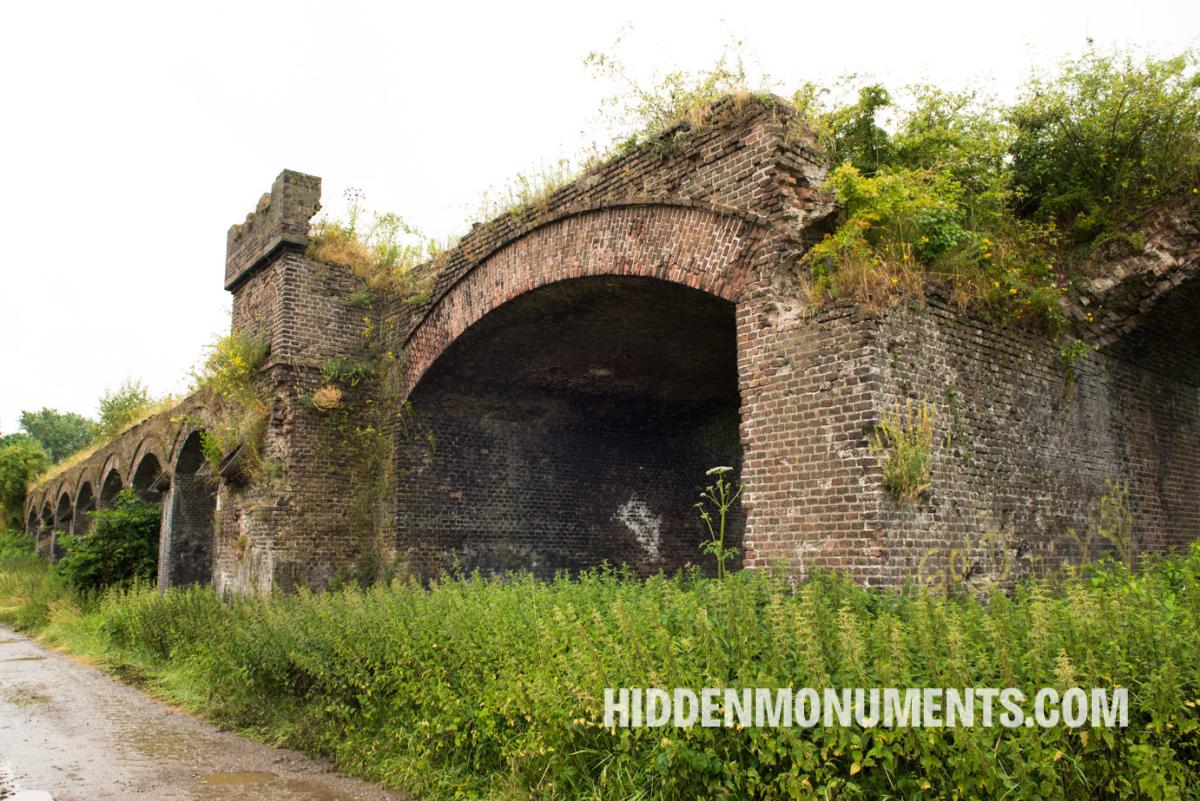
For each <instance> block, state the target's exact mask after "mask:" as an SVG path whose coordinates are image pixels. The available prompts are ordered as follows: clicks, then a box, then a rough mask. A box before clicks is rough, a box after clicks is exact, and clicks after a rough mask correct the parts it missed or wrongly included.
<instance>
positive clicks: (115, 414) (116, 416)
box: [98, 381, 154, 438]
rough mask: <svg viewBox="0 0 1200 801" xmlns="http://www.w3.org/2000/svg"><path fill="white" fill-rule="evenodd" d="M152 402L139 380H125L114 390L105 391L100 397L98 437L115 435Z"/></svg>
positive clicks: (139, 415)
mask: <svg viewBox="0 0 1200 801" xmlns="http://www.w3.org/2000/svg"><path fill="white" fill-rule="evenodd" d="M153 403H154V401H153V399H152V398H151V397H150V392H149V391H148V390H147V389H146V386H145V385H144V384H142V382H141V381H126V382H125V383H124V384H122V385H121V386H120V387H118V388H117V389H116V390H115V391H109V392H105V393H104V395H103V396H102V397H101V398H100V425H99V432H98V433H99V435H100V437H101V438H108V437H114V436H116V435H117V434H119V433H120V432H121V431H122V430H124V429H125V428H126V427H127V426H129V424H130V423H133V422H134V421H135V420H137V419H138V418H139V417H141V416H143V415H144V414H145V413H146V410H147V409H149V408H150V407H151V406H152V405H153Z"/></svg>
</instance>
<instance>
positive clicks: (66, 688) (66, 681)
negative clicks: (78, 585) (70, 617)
mask: <svg viewBox="0 0 1200 801" xmlns="http://www.w3.org/2000/svg"><path fill="white" fill-rule="evenodd" d="M38 791H41V792H38ZM43 793H49V796H50V797H53V798H54V799H55V801H107V800H108V799H113V801H116V800H117V799H121V800H122V801H128V800H129V799H147V801H149V799H153V801H177V800H178V801H185V800H190V799H197V801H225V799H229V800H230V801H233V800H234V799H246V800H247V801H249V799H254V801H350V800H351V799H354V801H385V800H386V801H400V800H401V799H404V798H405V796H401V795H398V794H395V793H389V792H387V791H385V790H382V789H380V788H379V787H377V786H375V785H371V784H367V783H365V782H361V781H356V780H353V779H348V778H346V777H344V776H340V775H338V774H337V773H335V772H334V771H333V769H332V767H331V766H330V765H329V764H327V763H324V762H320V761H317V760H314V759H312V758H311V757H308V756H305V755H304V754H300V753H297V752H295V751H288V750H284V749H280V748H272V747H271V746H267V745H263V744H262V743H257V742H255V741H253V740H250V739H247V738H245V737H242V736H240V735H238V734H234V733H232V732H228V731H224V730H222V729H219V728H217V727H215V726H212V725H210V724H208V723H204V722H203V721H200V720H197V719H195V718H192V717H190V716H188V715H185V714H182V713H180V712H176V711H174V710H171V709H168V708H167V707H165V706H163V705H162V704H161V703H159V702H157V701H155V700H154V699H152V698H149V697H147V696H146V695H144V694H143V693H141V692H139V691H138V690H136V689H134V688H132V687H129V686H127V685H124V684H121V683H120V682H118V681H115V680H114V679H112V678H110V677H108V676H106V675H105V674H103V673H101V672H100V671H98V670H95V669H93V668H89V667H86V666H84V665H81V664H78V663H76V662H74V661H72V660H71V659H70V658H68V657H66V656H64V655H62V654H59V653H55V652H53V651H48V650H46V649H45V648H42V647H41V646H39V645H38V644H37V643H35V642H33V641H31V640H30V639H29V638H27V637H23V636H21V635H19V634H16V633H14V632H13V631H11V630H10V629H7V628H4V627H0V799H13V801H15V800H16V799H23V798H31V799H32V798H47V796H46V795H44V794H43Z"/></svg>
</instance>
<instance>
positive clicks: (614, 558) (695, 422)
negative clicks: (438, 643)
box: [396, 276, 743, 576]
mask: <svg viewBox="0 0 1200 801" xmlns="http://www.w3.org/2000/svg"><path fill="white" fill-rule="evenodd" d="M734 308H735V307H734V304H733V303H731V302H729V301H727V300H723V299H721V298H718V297H715V296H713V295H710V294H707V293H705V292H701V291H698V290H695V289H690V288H688V287H685V286H681V285H679V284H675V283H669V282H667V281H662V280H658V279H653V278H639V277H626V276H621V277H602V278H601V277H596V278H578V279H572V280H567V281H561V282H558V283H554V284H551V285H548V286H545V287H542V288H540V289H537V290H534V291H531V292H528V293H526V294H524V295H521V296H520V297H518V298H516V299H514V300H512V301H510V302H508V303H506V304H504V305H502V306H500V307H499V308H497V309H496V310H495V311H493V312H491V313H489V314H488V315H486V316H485V317H484V318H483V319H481V320H480V321H479V322H478V323H476V324H475V325H474V326H472V327H471V328H470V329H468V330H467V331H465V332H464V333H463V334H462V335H460V336H459V337H458V339H457V340H456V341H455V342H453V343H452V344H451V345H450V346H449V347H448V348H447V349H446V350H445V351H444V352H443V353H442V355H441V356H440V358H439V359H438V360H437V361H436V362H435V363H434V364H433V365H432V367H431V368H430V369H429V371H428V372H427V373H426V374H425V376H424V377H423V379H422V380H421V382H420V383H419V384H418V385H417V387H416V388H415V390H414V391H413V392H412V393H411V395H410V399H411V401H412V405H413V409H414V414H415V417H416V421H417V425H416V426H415V427H409V428H408V429H406V434H407V436H404V435H402V436H400V437H398V445H399V447H398V453H399V460H400V464H399V467H400V471H399V477H398V486H399V497H398V498H397V506H396V521H397V531H398V535H399V536H398V545H399V547H400V551H401V556H402V558H407V559H409V560H410V561H411V562H412V563H413V564H414V565H415V566H417V568H418V569H419V570H420V571H421V572H423V573H433V572H437V571H438V570H442V569H446V568H448V567H452V566H454V565H458V566H460V567H462V568H464V569H468V570H470V569H474V568H479V569H482V570H484V571H489V572H491V571H499V570H508V569H528V570H532V571H534V572H535V573H537V574H539V575H543V576H549V575H553V574H554V573H555V572H556V571H560V570H566V571H572V572H573V571H577V570H580V569H584V568H588V567H592V566H595V565H598V564H600V563H601V562H605V561H607V562H609V563H612V564H621V563H626V564H629V565H630V566H631V567H633V568H634V569H635V570H637V571H639V572H642V573H649V572H653V571H656V570H667V571H671V570H674V569H676V568H679V567H682V566H684V565H686V564H688V563H696V564H701V565H703V566H706V567H711V563H712V560H711V558H710V557H707V556H704V555H702V554H701V553H700V550H699V543H700V542H701V540H702V539H704V537H703V536H702V534H703V531H702V528H701V525H700V522H699V520H698V519H697V516H696V509H695V508H694V507H695V503H696V501H697V500H698V493H699V492H700V490H701V489H702V488H703V487H704V484H705V481H706V478H705V471H706V469H707V468H709V467H712V466H714V465H717V464H726V465H730V466H733V467H738V466H739V464H740V460H741V447H740V443H739V394H738V374H737V345H736V326H735V317H734ZM732 528H733V530H732V532H731V537H730V539H731V541H732V544H738V543H739V541H740V537H741V530H742V528H743V524H742V520H741V519H740V518H739V519H736V520H734V521H733V527H732Z"/></svg>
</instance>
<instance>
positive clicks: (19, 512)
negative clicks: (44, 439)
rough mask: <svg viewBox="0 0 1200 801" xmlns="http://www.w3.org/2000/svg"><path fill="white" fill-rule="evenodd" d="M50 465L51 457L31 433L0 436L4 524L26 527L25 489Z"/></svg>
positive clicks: (0, 495) (0, 496) (0, 510)
mask: <svg viewBox="0 0 1200 801" xmlns="http://www.w3.org/2000/svg"><path fill="white" fill-rule="evenodd" d="M49 466H50V457H49V456H47V455H46V451H45V450H44V449H43V448H42V446H41V444H40V443H38V441H37V440H36V439H34V438H33V437H31V436H29V435H28V434H9V435H8V436H6V437H3V438H2V439H0V514H2V515H3V519H2V521H0V522H2V523H3V525H5V526H7V527H9V528H14V529H20V528H24V523H25V521H24V520H23V519H22V518H23V516H24V507H25V491H26V489H28V487H29V482H30V481H32V480H33V479H34V478H36V477H37V476H38V474H40V473H41V472H42V471H43V470H45V469H46V468H47V467H49Z"/></svg>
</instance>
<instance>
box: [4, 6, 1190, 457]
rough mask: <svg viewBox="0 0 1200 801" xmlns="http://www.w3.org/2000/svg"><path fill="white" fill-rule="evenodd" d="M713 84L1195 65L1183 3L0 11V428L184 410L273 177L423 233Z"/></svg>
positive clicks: (1000, 78)
mask: <svg viewBox="0 0 1200 801" xmlns="http://www.w3.org/2000/svg"><path fill="white" fill-rule="evenodd" d="M630 26H631V30H630V31H629V32H628V34H627V35H626V37H625V39H624V41H623V44H622V46H621V47H620V49H619V50H617V51H616V52H617V53H618V54H619V55H620V56H621V57H622V59H623V60H624V61H625V62H626V64H627V65H628V66H629V68H630V70H631V72H632V73H633V75H635V76H646V75H649V74H651V73H652V72H653V71H654V70H656V69H657V70H660V71H661V70H669V69H674V68H685V69H697V68H701V67H704V66H707V65H709V64H711V63H712V62H713V60H714V59H715V58H716V57H717V56H718V55H719V54H720V52H721V50H722V48H723V46H724V45H725V44H726V43H728V42H729V41H730V39H731V38H738V39H741V40H743V41H744V42H745V44H746V47H747V50H748V51H749V52H752V53H753V54H755V55H756V56H757V59H758V61H759V62H760V63H761V66H762V68H763V69H765V71H766V72H767V73H768V74H769V75H771V76H772V77H773V78H775V79H776V80H778V81H780V82H782V84H784V85H787V86H792V85H795V84H797V83H799V82H800V81H802V80H815V81H829V80H832V79H835V78H836V77H838V76H839V75H843V74H846V73H858V74H865V75H871V76H875V77H878V78H880V79H883V80H885V81H886V82H887V83H888V84H889V85H891V86H900V85H903V84H906V83H910V82H913V81H917V80H932V81H935V82H938V83H941V84H943V85H948V86H961V85H963V84H965V83H967V82H969V81H971V80H973V79H976V80H984V81H987V82H990V83H991V85H992V86H993V87H994V88H995V89H996V90H997V91H998V92H999V93H1000V94H1001V95H1002V96H1006V95H1009V94H1011V93H1012V92H1013V90H1014V88H1015V87H1016V86H1017V85H1018V84H1019V83H1020V82H1021V79H1022V78H1023V77H1024V76H1025V75H1026V74H1027V71H1028V69H1029V67H1030V65H1031V64H1035V63H1036V64H1047V65H1048V64H1053V63H1054V62H1056V61H1058V60H1059V59H1060V58H1061V57H1062V56H1064V55H1070V54H1077V53H1078V52H1079V51H1080V49H1081V48H1082V47H1083V46H1084V43H1085V40H1086V37H1088V36H1090V37H1092V38H1093V39H1095V41H1096V42H1097V43H1098V44H1100V45H1123V46H1126V45H1127V46H1132V47H1135V48H1138V49H1140V50H1142V51H1145V52H1150V53H1155V54H1167V53H1174V52H1178V51H1179V50H1182V49H1183V48H1185V47H1196V46H1197V45H1198V44H1200V36H1198V34H1200V3H1196V2H1194V0H1191V1H1189V2H1169V1H1167V0H1139V2H1136V3H1129V2H1121V3H1115V2H1075V3H1065V2H1055V1H1054V0H1040V1H1039V2H1024V0H1004V2H987V3H983V2H979V0H958V2H946V3H929V2H926V3H921V2H911V1H910V2H887V3H878V2H863V1H860V2H857V3H847V2H835V3H830V2H820V3H816V2H803V1H801V2H789V3H781V2H774V3H758V2H746V1H745V0H725V1H724V2H720V3H713V2H704V1H701V0H692V1H691V2H686V3H678V4H666V3H652V2H646V0H642V1H641V2H626V0H603V1H602V2H599V3H586V2H557V3H545V4H528V5H524V6H523V5H522V4H520V3H513V2H508V3H489V4H479V5H468V4H458V3H453V2H421V3H401V2H391V3H383V2H380V3H375V4H372V3H357V2H345V1H344V0H343V1H341V2H336V3H333V2H331V3H319V2H300V1H299V0H287V1H286V2H272V3H254V2H249V0H243V1H242V2H236V3H224V2H212V1H211V0H210V1H209V2H203V3H187V4H182V3H169V2H161V1H160V2H155V3H146V4H130V3H118V2H104V3H95V2H90V3H79V4H71V3H56V2H6V3H4V4H3V5H2V6H0V242H2V245H0V432H5V433H7V432H11V431H14V430H16V428H17V416H18V413H19V411H20V410H22V409H38V408H41V407H43V406H50V407H53V408H58V409H60V410H63V411H77V412H80V413H84V414H88V415H94V414H95V410H96V401H97V399H98V397H99V396H100V394H101V393H102V392H103V391H104V390H105V389H106V388H112V387H116V386H117V385H118V384H120V383H121V381H122V380H124V379H125V378H127V377H131V378H138V379H142V380H144V381H145V382H146V383H147V384H148V385H149V387H150V389H151V390H152V391H153V392H154V393H156V394H164V393H167V392H180V391H183V390H185V389H186V387H187V375H188V371H189V369H190V368H191V367H192V365H194V364H195V363H196V361H197V359H198V358H199V356H200V355H201V353H202V350H203V347H204V346H205V345H206V344H207V343H209V342H210V341H211V340H212V339H213V338H214V337H215V336H216V335H217V334H219V333H221V332H223V331H225V330H226V329H227V328H228V308H229V298H228V296H227V294H226V293H225V292H224V291H223V290H222V288H221V284H222V277H223V275H224V253H225V231H226V229H227V228H228V227H229V225H230V224H232V223H234V222H237V221H240V220H241V219H242V218H243V217H244V216H245V214H246V212H248V211H250V210H251V209H252V208H253V206H254V204H255V202H256V200H257V198H258V197H259V195H261V194H262V193H263V192H265V191H266V190H267V189H269V188H270V185H271V181H272V179H273V178H274V177H275V175H276V174H277V173H278V172H279V171H280V170H281V169H282V168H284V167H288V168H291V169H296V170H301V171H303V172H309V173H314V174H316V175H320V176H321V177H322V178H323V179H324V206H325V208H326V210H328V211H330V212H333V213H335V214H336V213H340V212H342V211H343V209H344V205H343V202H342V197H341V195H342V191H343V189H345V188H346V187H347V186H354V187H359V188H361V189H363V190H365V192H366V193H367V202H368V205H369V206H370V207H372V208H376V209H380V210H392V211H396V212H398V213H400V214H401V215H402V216H404V217H405V218H406V219H407V220H408V221H409V222H411V223H413V224H415V225H417V226H418V227H419V228H421V229H422V230H424V231H426V232H427V233H430V234H436V235H447V234H451V233H454V232H458V231H461V230H462V229H464V228H465V227H467V226H466V224H467V223H468V222H469V220H470V217H471V215H472V212H473V211H475V210H476V209H477V208H478V206H479V198H480V196H481V195H482V194H483V193H484V192H485V191H486V190H487V189H488V188H489V187H497V186H500V185H503V184H504V183H505V181H506V179H507V178H509V177H510V176H512V175H513V174H515V173H517V172H519V171H522V170H529V169H530V168H531V167H535V166H536V165H538V164H539V163H548V162H553V161H555V160H556V159H558V158H560V157H563V156H571V155H573V154H574V153H575V152H576V151H578V150H579V148H580V147H581V146H582V145H583V144H585V143H587V142H590V141H591V140H592V139H593V138H595V137H596V135H597V125H598V119H597V117H596V111H597V108H598V105H599V101H600V99H601V98H602V97H605V96H608V95H610V94H611V93H612V86H611V85H609V84H607V83H606V82H604V81H601V80H596V79H595V78H594V77H593V74H592V73H591V72H590V71H589V69H588V68H586V67H585V66H584V63H583V59H584V57H585V56H586V55H587V53H588V52H589V51H593V50H600V51H608V52H612V47H613V43H614V41H615V39H616V38H617V35H618V33H619V32H620V31H621V30H622V29H625V28H629V27H630Z"/></svg>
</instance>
